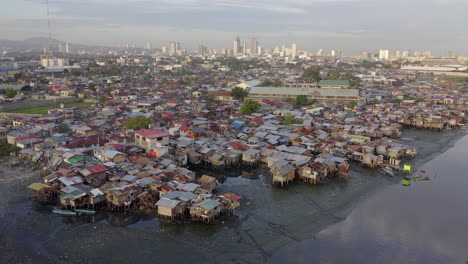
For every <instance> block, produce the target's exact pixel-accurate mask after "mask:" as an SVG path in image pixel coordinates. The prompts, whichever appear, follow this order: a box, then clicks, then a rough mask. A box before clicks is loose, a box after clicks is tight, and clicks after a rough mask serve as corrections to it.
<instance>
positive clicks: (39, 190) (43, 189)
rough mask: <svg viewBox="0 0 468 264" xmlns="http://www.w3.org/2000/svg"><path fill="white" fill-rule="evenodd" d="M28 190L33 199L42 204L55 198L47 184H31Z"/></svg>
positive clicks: (53, 192) (52, 190) (54, 193)
mask: <svg viewBox="0 0 468 264" xmlns="http://www.w3.org/2000/svg"><path fill="white" fill-rule="evenodd" d="M28 188H29V189H31V192H32V195H33V196H34V198H36V199H37V200H39V201H42V202H47V201H50V200H52V199H53V198H54V197H55V196H56V192H55V191H54V189H53V188H52V187H51V186H49V185H47V184H43V183H39V182H35V183H31V184H30V185H29V186H28Z"/></svg>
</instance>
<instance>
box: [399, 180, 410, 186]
mask: <svg viewBox="0 0 468 264" xmlns="http://www.w3.org/2000/svg"><path fill="white" fill-rule="evenodd" d="M401 184H403V186H410V185H411V183H410V181H409V180H407V179H404V180H403V181H401Z"/></svg>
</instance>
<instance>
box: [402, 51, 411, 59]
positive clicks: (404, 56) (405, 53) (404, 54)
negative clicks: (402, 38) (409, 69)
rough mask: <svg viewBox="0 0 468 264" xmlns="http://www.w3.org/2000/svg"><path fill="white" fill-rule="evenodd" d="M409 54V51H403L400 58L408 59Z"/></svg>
mask: <svg viewBox="0 0 468 264" xmlns="http://www.w3.org/2000/svg"><path fill="white" fill-rule="evenodd" d="M409 54H410V52H409V50H404V51H403V52H402V53H401V56H402V57H403V58H408V57H409Z"/></svg>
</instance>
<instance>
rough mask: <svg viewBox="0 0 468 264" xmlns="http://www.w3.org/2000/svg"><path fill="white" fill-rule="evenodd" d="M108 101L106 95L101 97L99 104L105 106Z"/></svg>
mask: <svg viewBox="0 0 468 264" xmlns="http://www.w3.org/2000/svg"><path fill="white" fill-rule="evenodd" d="M106 101H107V97H106V96H105V95H101V96H99V98H98V102H99V103H100V104H102V105H103V104H104V103H105V102H106Z"/></svg>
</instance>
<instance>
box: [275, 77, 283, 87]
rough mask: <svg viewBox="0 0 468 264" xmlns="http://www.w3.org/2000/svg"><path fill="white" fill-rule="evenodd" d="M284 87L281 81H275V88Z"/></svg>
mask: <svg viewBox="0 0 468 264" xmlns="http://www.w3.org/2000/svg"><path fill="white" fill-rule="evenodd" d="M282 85H283V82H282V81H281V80H280V79H275V80H274V81H273V87H281V86H282Z"/></svg>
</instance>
